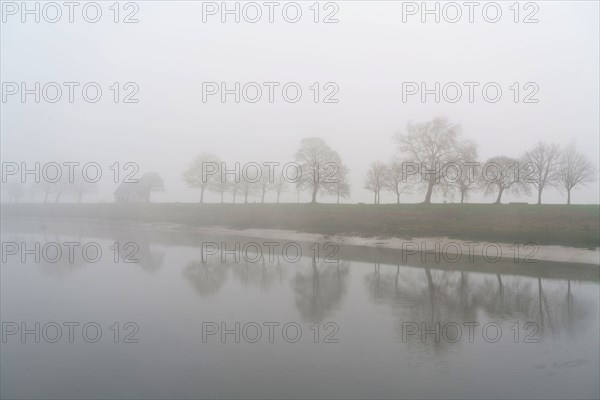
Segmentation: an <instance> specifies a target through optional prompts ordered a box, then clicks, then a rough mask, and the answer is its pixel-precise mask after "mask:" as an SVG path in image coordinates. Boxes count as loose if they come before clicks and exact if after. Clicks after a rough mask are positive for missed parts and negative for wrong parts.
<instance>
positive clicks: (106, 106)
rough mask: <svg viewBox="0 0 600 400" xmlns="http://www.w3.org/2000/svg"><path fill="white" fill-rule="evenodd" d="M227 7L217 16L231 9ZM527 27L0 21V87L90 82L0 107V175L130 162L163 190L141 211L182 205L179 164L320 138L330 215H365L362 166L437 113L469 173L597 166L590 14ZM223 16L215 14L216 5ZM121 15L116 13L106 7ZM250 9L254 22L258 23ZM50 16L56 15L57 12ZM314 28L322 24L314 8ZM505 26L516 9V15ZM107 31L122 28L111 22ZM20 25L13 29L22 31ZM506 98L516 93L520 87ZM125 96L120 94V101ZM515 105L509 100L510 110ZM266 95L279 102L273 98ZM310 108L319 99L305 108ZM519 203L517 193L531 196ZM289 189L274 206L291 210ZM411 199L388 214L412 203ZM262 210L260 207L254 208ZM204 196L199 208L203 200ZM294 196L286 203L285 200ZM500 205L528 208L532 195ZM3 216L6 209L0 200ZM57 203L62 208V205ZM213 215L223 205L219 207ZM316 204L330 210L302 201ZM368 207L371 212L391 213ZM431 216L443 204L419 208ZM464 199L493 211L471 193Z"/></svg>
mask: <svg viewBox="0 0 600 400" xmlns="http://www.w3.org/2000/svg"><path fill="white" fill-rule="evenodd" d="M231 4H233V3H231ZM537 4H538V5H539V11H538V12H537V13H536V15H535V17H536V18H537V19H538V20H539V22H538V23H527V24H526V23H514V22H513V20H512V18H513V14H512V13H510V10H509V9H508V7H509V5H508V4H503V6H502V10H503V13H504V14H503V16H502V19H501V20H500V21H499V22H498V23H488V22H486V21H485V20H483V19H482V17H481V12H480V11H476V12H475V14H474V18H475V22H473V23H469V22H468V19H467V16H466V15H463V17H462V19H461V21H459V22H458V23H449V22H445V21H444V20H443V19H442V20H441V21H440V23H435V22H434V21H433V17H431V16H430V17H428V18H429V19H428V20H427V22H426V23H421V21H420V15H419V14H417V15H414V16H408V18H407V22H403V21H402V11H403V10H402V5H401V3H400V2H398V3H394V2H383V1H382V2H361V1H356V2H342V3H338V6H339V11H337V13H336V14H335V18H337V19H338V20H339V22H338V23H327V24H326V23H314V22H313V21H312V16H313V14H312V13H310V10H309V8H308V7H309V4H308V3H302V9H303V12H304V13H305V14H304V15H303V18H302V19H301V20H300V21H299V22H298V23H288V22H286V21H285V20H283V19H282V18H281V13H280V12H279V13H278V12H277V11H276V12H275V22H273V23H269V22H268V21H267V20H266V16H264V15H263V17H262V19H261V21H259V22H257V23H248V22H245V21H244V20H243V18H242V20H241V21H240V23H235V22H233V17H231V16H230V17H228V18H229V19H228V20H227V21H228V22H227V23H221V21H220V19H219V16H220V14H217V15H214V16H211V15H208V16H207V22H206V23H203V22H202V7H203V5H202V3H201V2H172V3H168V4H167V3H164V2H143V3H139V11H138V12H137V13H136V15H135V17H136V18H137V19H138V20H139V22H138V23H131V24H123V23H113V22H112V20H111V18H112V14H111V13H110V10H109V9H108V6H109V5H108V4H103V12H104V15H103V18H102V19H101V20H100V21H99V22H98V23H95V24H94V23H88V22H85V21H83V20H82V18H81V15H80V14H77V13H75V17H76V18H75V22H74V23H68V22H67V21H66V20H65V18H66V16H64V15H63V19H62V20H61V21H59V22H58V23H48V22H45V21H44V20H43V19H42V20H41V22H40V23H33V22H30V23H21V22H20V20H19V15H18V14H17V15H16V16H12V15H3V17H5V18H7V21H6V22H4V23H3V24H2V32H1V33H2V38H1V42H0V43H1V48H2V52H1V59H2V61H1V70H2V72H1V78H2V81H3V82H17V83H21V82H27V83H28V85H31V86H28V87H33V83H34V82H41V84H42V86H43V85H44V83H45V82H59V83H62V82H81V84H82V85H83V84H85V83H86V82H98V83H99V84H100V85H101V87H102V88H103V97H102V99H101V100H100V101H99V102H97V103H88V102H86V101H83V100H82V99H81V97H80V96H79V95H77V94H78V93H80V91H77V90H76V91H75V93H76V99H75V101H74V102H73V103H69V102H68V101H66V100H65V98H62V99H61V100H60V101H58V102H57V103H54V104H53V103H48V102H46V101H41V102H40V103H35V102H34V101H33V96H29V97H28V100H27V101H26V102H25V103H22V102H21V101H20V98H19V95H16V96H9V97H8V98H7V99H6V101H4V100H3V102H2V120H1V129H2V151H1V156H2V160H3V162H7V161H11V162H17V163H21V162H28V163H33V162H41V163H44V162H50V161H55V162H65V161H77V162H81V163H82V164H84V163H86V162H91V161H94V162H98V163H99V164H100V165H102V167H103V171H104V172H105V173H106V172H107V170H108V167H109V166H110V165H112V164H113V163H114V162H120V163H121V164H124V163H126V162H134V163H136V164H137V165H139V168H140V172H142V173H143V172H147V171H156V172H159V173H160V174H161V175H162V177H163V178H164V181H165V189H166V190H165V191H164V192H161V193H156V194H153V201H158V202H173V201H177V202H196V201H198V198H199V194H198V190H197V189H193V188H189V187H187V186H186V184H185V182H184V181H183V179H182V172H183V171H184V170H185V169H186V168H187V167H188V166H189V165H190V163H191V162H192V159H193V158H194V157H195V156H196V155H198V154H200V153H202V152H210V153H213V154H215V155H218V156H219V157H220V158H221V159H222V160H224V161H227V162H231V163H233V162H242V163H243V162H249V161H257V162H261V161H278V162H282V163H286V162H293V161H294V154H295V152H296V151H297V150H298V148H299V146H300V141H301V140H302V139H303V138H307V137H320V138H322V139H324V140H325V141H326V142H327V144H328V145H329V146H330V147H331V148H332V149H334V150H335V151H337V152H338V153H339V155H340V157H341V159H342V161H343V163H344V164H345V165H347V167H348V168H349V169H350V173H349V178H350V184H351V197H350V198H348V199H345V200H343V201H344V202H353V203H356V202H372V194H371V193H370V192H369V191H368V190H366V189H364V188H363V181H364V176H365V174H366V171H367V169H368V167H369V165H370V164H371V163H372V162H374V161H384V162H387V161H389V160H390V159H391V157H392V156H395V155H397V153H398V146H397V143H396V142H394V140H393V136H394V134H395V133H397V132H402V131H403V130H404V129H405V128H406V124H407V123H408V122H413V123H418V122H423V121H428V120H431V119H433V118H435V117H437V116H444V117H446V118H448V120H449V121H450V122H452V123H458V124H461V126H462V136H463V137H465V138H470V139H472V140H474V141H476V142H477V144H478V149H479V158H478V159H480V160H483V161H485V160H487V159H488V158H490V157H493V156H499V155H506V156H511V157H520V156H521V155H522V154H523V153H524V152H525V151H526V150H528V149H529V148H531V147H532V146H534V145H535V144H536V143H537V142H539V141H543V142H548V143H557V144H560V145H567V144H570V143H575V145H576V146H577V148H578V149H579V150H580V151H581V152H582V153H584V154H585V155H586V156H587V157H588V158H590V159H591V160H592V161H593V162H594V164H595V165H596V166H597V165H598V164H599V160H598V148H599V135H598V131H599V122H598V121H599V119H598V109H599V108H600V104H599V95H598V90H599V71H600V67H599V29H598V12H599V5H598V3H597V2H587V1H582V2H540V3H537ZM232 7H233V6H232ZM121 11H122V13H123V15H125V14H127V13H126V12H125V10H121ZM263 11H264V9H263ZM63 12H64V10H63ZM321 12H322V15H321V16H320V18H323V17H324V15H325V14H328V12H326V10H324V9H322V10H321ZM463 12H465V9H464V8H463ZM521 12H522V15H521V16H520V18H523V16H524V15H526V14H528V13H529V11H527V12H526V10H521ZM121 17H122V16H121ZM29 18H31V17H29ZM113 82H119V83H120V85H121V86H122V85H123V84H125V83H126V82H135V83H136V84H137V85H138V86H139V92H138V93H137V94H136V95H135V98H137V99H138V100H139V102H138V103H129V104H127V103H123V102H119V103H114V102H113V100H112V95H113V93H112V92H111V90H110V89H109V86H111V85H112V84H113ZM203 82H216V83H219V84H220V83H221V82H227V83H228V85H229V86H228V87H233V84H234V82H241V84H242V85H244V83H247V82H259V83H262V82H280V83H281V85H284V84H285V83H286V82H297V83H298V84H300V86H301V87H302V89H303V95H302V98H301V100H300V101H298V102H297V103H289V102H286V101H284V100H283V99H282V98H281V96H276V98H275V101H274V102H273V103H270V102H268V101H266V100H265V96H263V98H262V99H261V101H258V102H257V103H254V104H252V103H249V102H246V101H243V100H242V101H241V102H240V103H236V102H234V101H233V100H232V99H233V96H229V97H228V101H226V102H225V103H222V102H221V101H220V98H219V96H218V95H217V96H212V97H209V98H208V100H207V101H206V102H203V101H202V83H203ZM314 82H319V83H320V85H321V90H323V88H322V86H323V85H324V84H325V83H327V82H334V83H336V84H337V86H338V87H339V92H338V93H337V94H336V95H335V98H337V99H338V100H339V102H337V103H323V102H318V103H315V102H314V101H313V99H312V96H313V92H312V91H311V90H310V89H309V87H310V86H311V85H312V84H313V83H314ZM403 82H417V83H420V82H427V84H428V88H433V86H434V83H435V82H441V84H442V86H443V85H444V84H445V83H447V82H480V83H481V85H484V84H485V83H487V82H497V83H498V84H499V85H500V86H501V87H502V90H503V95H502V98H501V99H500V101H498V102H497V103H490V102H487V101H485V100H484V99H483V98H482V97H481V91H480V88H481V86H480V87H479V89H477V90H476V91H475V95H476V96H475V100H474V102H472V103H470V102H469V101H468V100H466V99H465V97H466V95H465V94H464V93H463V98H462V99H461V100H460V101H458V102H457V103H449V102H447V101H443V100H442V101H440V102H439V103H436V102H435V101H434V99H433V96H428V97H427V101H426V102H425V103H423V102H421V100H420V97H419V96H418V95H416V96H412V97H409V98H408V99H407V101H406V102H403V99H402V91H403V86H402V83H403ZM514 82H519V84H520V85H521V87H522V86H523V85H524V84H525V83H528V82H534V83H536V84H537V86H539V92H538V93H537V94H536V95H535V98H537V99H538V100H539V102H537V103H524V102H522V101H520V102H518V103H515V102H514V101H513V92H512V91H511V90H510V89H509V87H510V86H511V85H513V83H514ZM521 90H523V89H521ZM128 92H129V91H128V90H127V91H122V92H121V94H122V95H123V94H125V93H128ZM528 92H529V91H522V94H521V95H522V96H523V95H524V94H526V93H528ZM276 93H279V92H276ZM325 93H328V91H323V92H322V94H321V95H324V94H325ZM116 186H117V185H116V184H115V183H114V182H111V181H110V180H108V179H106V180H105V179H103V180H102V181H101V183H100V188H99V190H98V192H97V193H96V194H91V195H89V196H87V197H86V199H85V201H88V202H89V201H94V200H96V201H106V202H109V201H113V192H114V190H115V188H116ZM534 192H535V191H534ZM598 192H599V187H598V182H597V180H596V181H595V182H594V183H592V184H589V185H587V186H585V187H583V186H582V187H579V188H576V190H574V192H573V196H572V197H573V198H572V202H573V203H586V204H589V203H598V202H599V194H598ZM296 196H297V195H296V192H295V191H294V190H290V191H289V192H288V193H284V194H283V195H282V201H286V202H287V201H289V202H295V201H296V200H297V199H296ZM422 197H423V193H422V192H420V191H419V192H414V193H413V194H410V195H406V196H404V197H403V198H402V201H403V202H420V201H422ZM268 199H269V201H273V199H274V198H273V194H269V198H268ZM565 199H566V197H565V194H564V193H561V192H559V191H558V190H556V189H548V190H547V191H545V192H544V203H564V202H565V201H566V200H565ZM218 200H219V197H218V195H217V194H215V193H208V194H207V197H206V201H218ZM309 200H310V196H309V194H307V193H303V195H302V201H309ZM503 200H504V201H529V202H535V193H532V194H531V196H529V197H524V198H523V197H521V198H517V197H515V196H513V195H511V194H507V196H506V198H505V199H503ZM3 201H6V200H5V199H4V197H3ZM64 201H73V200H72V199H70V198H66V197H65V199H64ZM228 201H229V200H228ZM318 201H320V202H334V201H335V197H331V196H329V197H326V196H320V197H319V199H318ZM394 201H395V197H394V194H393V193H389V192H382V199H381V202H382V203H386V202H394ZM433 201H434V202H442V201H457V199H456V198H454V199H445V198H443V197H442V196H441V195H440V194H434V197H433ZM469 201H470V202H493V201H494V196H488V197H484V196H483V194H482V193H481V192H480V191H479V192H477V193H475V194H473V195H472V196H471V198H470V199H469Z"/></svg>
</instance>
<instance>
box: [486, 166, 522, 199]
mask: <svg viewBox="0 0 600 400" xmlns="http://www.w3.org/2000/svg"><path fill="white" fill-rule="evenodd" d="M521 167H522V164H521V163H519V160H517V159H516V158H512V157H505V156H500V157H492V158H490V159H489V160H488V161H487V162H486V164H485V166H484V167H483V170H482V173H481V174H482V180H483V186H484V189H485V195H489V194H491V193H496V192H498V197H497V198H496V204H500V202H501V201H502V194H504V192H507V191H510V192H511V193H513V194H516V195H519V194H521V193H524V194H529V193H530V190H529V186H528V185H527V184H526V183H525V182H524V181H523V176H524V173H523V172H524V171H523V169H522V168H521Z"/></svg>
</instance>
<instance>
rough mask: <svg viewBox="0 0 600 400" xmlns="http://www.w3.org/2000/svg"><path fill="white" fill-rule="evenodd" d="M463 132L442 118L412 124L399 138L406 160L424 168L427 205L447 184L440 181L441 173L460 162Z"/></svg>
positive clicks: (423, 180) (421, 168) (422, 172)
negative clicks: (459, 143)
mask: <svg viewBox="0 0 600 400" xmlns="http://www.w3.org/2000/svg"><path fill="white" fill-rule="evenodd" d="M460 130H461V128H460V125H457V124H451V123H450V122H449V121H448V120H447V119H446V118H442V117H438V118H435V119H433V120H432V121H428V122H423V123H418V124H412V123H409V124H407V125H406V131H405V132H401V133H398V134H397V135H396V136H395V139H396V141H397V143H398V146H399V150H400V152H401V153H402V154H403V156H404V157H405V158H406V160H407V161H409V162H414V163H416V164H418V165H419V166H420V171H419V172H420V175H421V181H422V182H423V183H425V185H426V194H425V200H424V201H423V203H426V204H429V203H431V195H432V194H433V190H434V188H435V187H436V186H437V185H439V184H440V183H443V182H442V181H441V179H440V174H441V171H442V170H443V169H444V168H445V167H446V165H447V164H448V163H451V162H455V161H456V160H457V159H458V152H457V142H458V137H459V134H460Z"/></svg>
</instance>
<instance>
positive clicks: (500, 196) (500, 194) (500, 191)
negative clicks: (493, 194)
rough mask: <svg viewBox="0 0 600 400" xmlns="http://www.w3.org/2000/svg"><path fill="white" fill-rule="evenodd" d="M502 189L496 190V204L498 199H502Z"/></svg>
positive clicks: (498, 201)
mask: <svg viewBox="0 0 600 400" xmlns="http://www.w3.org/2000/svg"><path fill="white" fill-rule="evenodd" d="M503 191H504V189H500V190H498V198H497V199H496V204H500V200H502V192H503Z"/></svg>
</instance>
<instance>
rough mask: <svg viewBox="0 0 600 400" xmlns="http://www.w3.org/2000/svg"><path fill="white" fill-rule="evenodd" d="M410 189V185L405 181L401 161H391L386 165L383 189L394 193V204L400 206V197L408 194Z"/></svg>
mask: <svg viewBox="0 0 600 400" xmlns="http://www.w3.org/2000/svg"><path fill="white" fill-rule="evenodd" d="M411 187H412V186H411V184H410V183H409V182H408V181H407V177H406V174H405V171H404V168H403V164H402V161H399V160H392V161H391V162H390V163H389V164H388V166H387V169H386V174H385V176H384V178H383V188H384V189H385V190H387V191H390V192H393V193H395V194H396V203H397V204H400V195H401V194H403V193H410V191H411Z"/></svg>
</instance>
